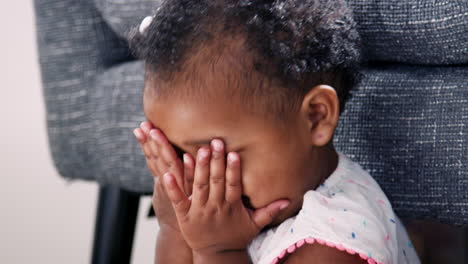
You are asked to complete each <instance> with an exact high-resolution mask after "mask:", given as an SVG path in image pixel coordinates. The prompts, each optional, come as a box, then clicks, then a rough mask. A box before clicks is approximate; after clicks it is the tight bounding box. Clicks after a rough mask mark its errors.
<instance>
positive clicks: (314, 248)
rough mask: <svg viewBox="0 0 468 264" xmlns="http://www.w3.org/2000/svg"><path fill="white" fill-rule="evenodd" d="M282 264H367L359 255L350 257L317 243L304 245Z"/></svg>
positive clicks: (347, 254) (345, 253)
mask: <svg viewBox="0 0 468 264" xmlns="http://www.w3.org/2000/svg"><path fill="white" fill-rule="evenodd" d="M282 263H284V264H303V263H315V264H328V263H341V264H367V263H368V262H367V261H366V260H363V259H361V258H360V257H359V255H357V254H355V255H351V254H349V253H347V252H346V251H340V250H338V249H336V248H331V247H328V246H325V245H320V244H318V243H314V244H310V245H309V244H308V245H304V246H302V247H300V248H298V249H296V251H294V252H293V253H292V254H291V255H289V256H288V257H286V259H285V261H284V262H282Z"/></svg>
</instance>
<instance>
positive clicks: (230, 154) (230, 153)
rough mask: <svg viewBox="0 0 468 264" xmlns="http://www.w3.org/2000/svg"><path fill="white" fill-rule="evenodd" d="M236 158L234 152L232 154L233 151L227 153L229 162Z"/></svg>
mask: <svg viewBox="0 0 468 264" xmlns="http://www.w3.org/2000/svg"><path fill="white" fill-rule="evenodd" d="M236 160H237V157H236V154H234V153H233V152H229V154H228V161H229V162H234V161H236Z"/></svg>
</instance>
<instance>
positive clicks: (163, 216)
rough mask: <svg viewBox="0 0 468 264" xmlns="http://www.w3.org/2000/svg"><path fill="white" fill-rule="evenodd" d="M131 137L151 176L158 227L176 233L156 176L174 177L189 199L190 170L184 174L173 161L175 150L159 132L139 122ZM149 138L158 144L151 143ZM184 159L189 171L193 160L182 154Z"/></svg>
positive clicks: (159, 181)
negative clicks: (167, 228) (166, 228)
mask: <svg viewBox="0 0 468 264" xmlns="http://www.w3.org/2000/svg"><path fill="white" fill-rule="evenodd" d="M134 134H135V136H136V138H137V139H138V141H139V142H140V144H141V148H142V150H143V152H144V153H145V157H146V164H147V166H148V168H149V170H150V171H151V173H152V174H153V176H154V192H153V208H154V211H155V213H156V216H157V218H158V222H159V225H160V227H161V228H164V227H170V228H171V229H173V230H175V231H177V232H180V229H179V225H178V224H177V219H176V216H175V213H174V209H173V208H172V205H171V202H170V200H169V199H168V197H167V194H166V191H165V190H164V189H163V184H162V181H161V177H159V176H162V175H163V174H164V173H166V172H171V173H172V174H173V175H177V177H178V179H180V180H181V181H180V182H178V183H177V184H178V186H181V187H183V188H184V190H185V192H186V193H187V194H188V195H190V194H191V186H192V182H193V170H188V171H187V172H184V168H183V165H182V163H181V160H180V159H178V158H177V155H176V153H175V150H174V149H173V148H172V146H171V145H170V144H169V142H168V141H167V139H166V137H165V136H164V135H163V134H162V133H161V131H156V129H154V127H153V126H152V124H151V123H149V122H142V123H141V125H140V128H136V129H135V130H134ZM153 136H155V138H156V139H158V140H154V139H153ZM186 155H187V158H188V161H189V162H188V164H187V165H186V166H185V168H190V167H192V168H193V167H194V165H193V164H194V161H193V159H192V158H191V156H190V154H188V153H186ZM191 173H192V174H191Z"/></svg>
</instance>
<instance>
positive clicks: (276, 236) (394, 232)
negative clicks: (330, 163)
mask: <svg viewBox="0 0 468 264" xmlns="http://www.w3.org/2000/svg"><path fill="white" fill-rule="evenodd" d="M312 243H319V244H323V245H326V246H329V247H333V248H336V249H337V250H341V251H346V252H348V253H349V254H358V255H359V256H360V257H361V258H362V259H364V260H367V262H368V263H370V264H372V263H382V264H407V263H408V264H418V263H420V261H419V258H418V256H417V254H416V251H415V249H414V247H413V245H412V244H411V241H410V239H409V238H408V235H407V233H406V230H405V227H404V226H403V225H402V223H401V222H400V219H399V218H398V216H397V215H396V214H395V213H394V212H393V209H392V206H391V204H390V202H389V201H388V199H387V196H386V195H385V194H384V192H383V191H382V189H381V188H380V186H379V185H378V184H377V182H376V181H375V180H374V179H373V178H372V177H371V176H370V175H369V173H368V172H367V171H365V170H364V169H363V168H362V167H361V166H360V165H359V164H357V163H356V162H354V161H352V160H351V159H350V158H349V157H347V156H346V155H344V154H343V153H341V152H338V166H337V168H336V170H335V171H334V172H333V173H332V174H331V175H330V176H329V177H328V178H327V179H326V180H325V182H324V183H323V184H321V185H320V186H319V187H318V188H317V189H316V190H310V191H308V192H306V193H305V195H304V202H303V205H302V208H301V210H300V211H299V213H298V214H297V215H296V216H294V217H291V218H288V219H286V220H285V221H284V222H283V223H281V224H280V225H279V226H277V227H274V228H271V229H269V230H266V231H264V232H262V233H260V234H259V235H258V236H257V237H255V239H254V240H253V241H252V242H251V243H250V244H249V247H248V251H249V255H250V257H251V259H252V261H253V263H258V264H270V263H277V262H278V261H279V260H280V259H282V258H283V257H285V256H286V255H287V254H291V253H293V252H294V251H295V250H296V248H298V247H301V246H303V245H306V244H312Z"/></svg>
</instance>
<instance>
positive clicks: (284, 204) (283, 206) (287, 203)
mask: <svg viewBox="0 0 468 264" xmlns="http://www.w3.org/2000/svg"><path fill="white" fill-rule="evenodd" d="M288 206H289V201H286V202H284V203H283V204H282V205H281V206H280V210H283V209H285V208H286V207H288Z"/></svg>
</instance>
